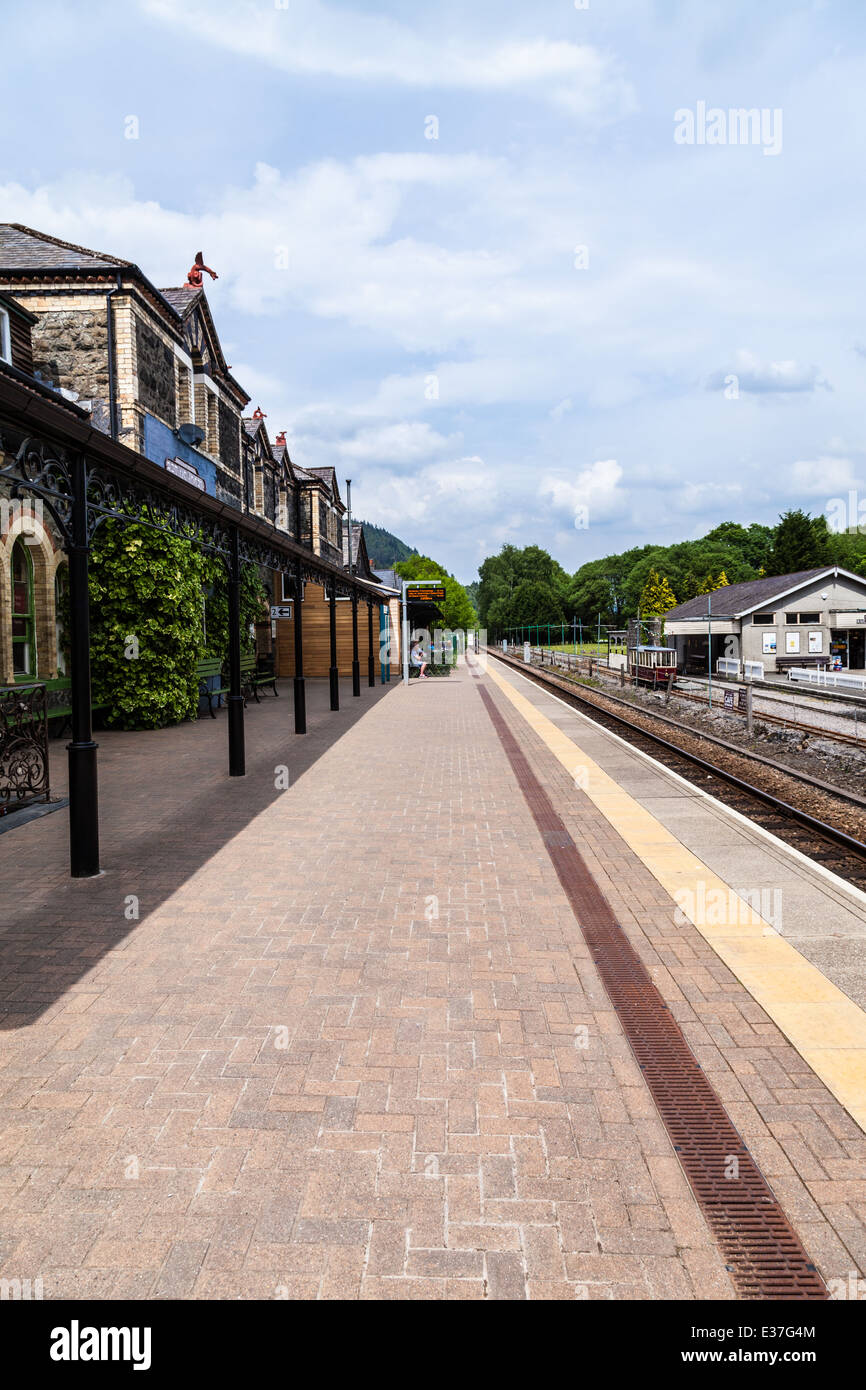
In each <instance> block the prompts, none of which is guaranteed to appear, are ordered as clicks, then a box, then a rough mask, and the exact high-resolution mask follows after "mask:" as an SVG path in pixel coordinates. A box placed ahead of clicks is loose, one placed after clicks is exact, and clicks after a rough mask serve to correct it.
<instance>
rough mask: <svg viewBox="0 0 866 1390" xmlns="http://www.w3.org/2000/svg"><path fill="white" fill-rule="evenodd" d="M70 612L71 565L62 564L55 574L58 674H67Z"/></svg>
mask: <svg viewBox="0 0 866 1390" xmlns="http://www.w3.org/2000/svg"><path fill="white" fill-rule="evenodd" d="M68 612H69V566H68V565H60V566H59V567H58V569H57V573H56V574H55V576H54V632H55V639H56V644H57V674H58V675H59V676H65V675H66V645H67V640H66V622H67V614H68Z"/></svg>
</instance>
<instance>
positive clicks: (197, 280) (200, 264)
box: [186, 251, 219, 290]
mask: <svg viewBox="0 0 866 1390" xmlns="http://www.w3.org/2000/svg"><path fill="white" fill-rule="evenodd" d="M203 270H206V271H207V273H208V275H209V276H210V278H211V279H212V280H218V279H219V276H218V275H217V273H216V271H215V270H211V268H210V266H209V265H205V263H204V257H203V256H202V253H201V251H196V253H195V264H194V265H193V266H192V267H191V269H190V270H189V272H188V274H187V277H186V280H187V284H188V285H193V286H194V287H195V288H196V289H197V290H200V289H201V282H202V271H203Z"/></svg>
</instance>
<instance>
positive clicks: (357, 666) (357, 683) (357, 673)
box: [352, 589, 361, 695]
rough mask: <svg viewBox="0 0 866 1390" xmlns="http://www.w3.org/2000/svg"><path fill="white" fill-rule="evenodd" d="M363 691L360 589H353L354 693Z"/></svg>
mask: <svg viewBox="0 0 866 1390" xmlns="http://www.w3.org/2000/svg"><path fill="white" fill-rule="evenodd" d="M360 693H361V663H360V661H359V660H358V590H357V589H353V590H352V694H353V695H360Z"/></svg>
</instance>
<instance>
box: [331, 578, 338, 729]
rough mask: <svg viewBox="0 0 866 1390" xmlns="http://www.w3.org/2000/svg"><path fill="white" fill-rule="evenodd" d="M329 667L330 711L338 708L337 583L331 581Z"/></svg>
mask: <svg viewBox="0 0 866 1390" xmlns="http://www.w3.org/2000/svg"><path fill="white" fill-rule="evenodd" d="M329 616H330V619H331V665H330V667H329V668H328V676H329V677H330V681H331V709H339V708H340V671H339V668H338V666H337V581H336V580H335V579H332V580H331V611H330V615H329Z"/></svg>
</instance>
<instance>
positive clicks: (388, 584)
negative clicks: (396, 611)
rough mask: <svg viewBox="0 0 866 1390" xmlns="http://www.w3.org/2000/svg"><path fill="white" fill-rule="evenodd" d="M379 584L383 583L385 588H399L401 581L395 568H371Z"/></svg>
mask: <svg viewBox="0 0 866 1390" xmlns="http://www.w3.org/2000/svg"><path fill="white" fill-rule="evenodd" d="M373 573H374V574H375V576H376V578H377V579H378V581H379V583H380V584H384V585H385V588H386V589H401V588H402V587H403V581H402V579H401V578H400V576H399V574H398V573H397V571H396V570H373Z"/></svg>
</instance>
